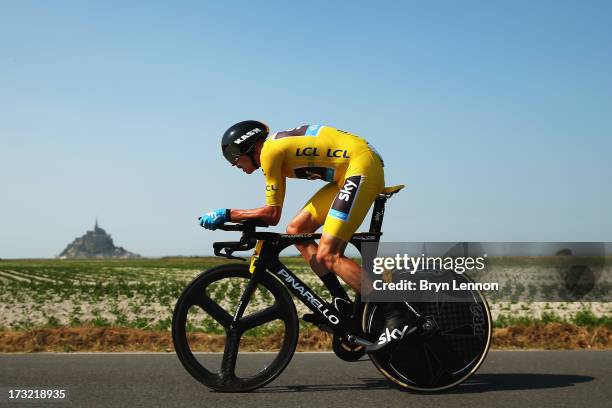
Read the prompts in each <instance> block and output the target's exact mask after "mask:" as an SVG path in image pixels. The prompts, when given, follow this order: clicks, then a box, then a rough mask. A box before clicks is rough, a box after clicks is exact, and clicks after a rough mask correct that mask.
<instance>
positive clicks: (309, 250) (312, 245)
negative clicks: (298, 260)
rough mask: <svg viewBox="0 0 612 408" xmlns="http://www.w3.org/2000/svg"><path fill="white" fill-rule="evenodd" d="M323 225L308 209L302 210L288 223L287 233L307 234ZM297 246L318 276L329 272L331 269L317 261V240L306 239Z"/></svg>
mask: <svg viewBox="0 0 612 408" xmlns="http://www.w3.org/2000/svg"><path fill="white" fill-rule="evenodd" d="M319 227H321V224H320V223H319V222H318V221H317V220H316V219H315V218H314V217H313V216H312V214H310V213H309V212H308V211H306V210H302V211H300V212H299V213H298V215H296V216H295V217H294V218H293V220H291V222H290V223H289V225H287V234H306V233H311V232H315V231H316V230H318V229H319ZM295 247H296V248H297V249H298V251H300V254H302V257H303V258H304V260H306V262H308V264H309V265H310V267H311V268H312V270H313V271H314V272H315V273H316V274H317V276H323V275H325V274H327V273H329V270H327V269H325V268H324V267H322V265H321V264H320V263H319V262H317V249H318V247H319V246H318V245H317V243H316V242H315V241H304V242H300V243H297V244H295Z"/></svg>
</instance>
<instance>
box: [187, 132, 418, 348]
mask: <svg viewBox="0 0 612 408" xmlns="http://www.w3.org/2000/svg"><path fill="white" fill-rule="evenodd" d="M221 149H222V151H223V155H224V156H225V158H226V159H227V160H228V161H229V162H230V163H231V164H232V166H236V167H238V168H240V169H242V171H244V172H245V173H247V174H251V173H253V172H254V171H255V170H256V169H257V168H260V167H261V169H262V171H263V173H264V176H265V180H266V187H265V188H266V205H265V206H263V207H260V208H255V209H248V210H239V209H228V208H222V209H218V210H216V211H212V212H209V213H206V214H204V215H202V216H201V217H200V218H199V220H200V225H201V226H203V227H205V228H208V229H213V230H214V229H216V228H217V227H218V226H219V225H221V224H223V223H224V222H227V221H234V222H240V221H245V220H251V219H258V220H261V221H264V222H265V223H267V224H269V225H276V224H278V222H279V220H280V217H281V211H282V206H283V200H284V197H285V179H286V178H287V177H290V178H301V179H308V180H322V181H325V182H326V184H325V185H324V186H323V187H322V188H321V189H320V190H319V191H317V192H316V193H315V194H314V195H313V196H312V198H310V200H308V202H307V203H306V205H305V206H304V207H303V208H302V210H301V211H300V212H299V213H298V214H297V215H296V216H295V217H294V218H293V220H292V221H291V222H290V223H289V225H288V226H287V233H289V234H299V233H312V232H315V231H316V230H317V229H319V227H321V226H323V234H322V237H321V239H320V242H319V244H318V245H317V244H316V243H315V242H314V241H310V242H303V243H300V244H296V247H297V249H298V250H299V252H300V253H301V254H302V256H303V257H304V259H305V260H306V262H308V263H309V265H310V266H311V268H312V269H313V271H314V272H315V273H316V274H317V275H318V276H319V277H320V279H321V280H322V281H323V282H324V283H325V284H326V286H327V287H328V288H330V291H331V294H332V297H333V303H334V306H335V307H336V309H338V311H339V312H340V313H343V314H346V313H349V312H348V310H349V309H350V306H351V305H350V303H349V301H348V296H347V294H346V292H345V291H344V289H343V288H342V286H341V285H340V282H339V281H338V279H337V278H336V275H338V276H340V277H341V278H342V279H343V280H344V282H346V283H347V284H348V285H349V286H351V287H352V288H353V289H355V290H356V291H357V292H358V293H360V291H361V289H362V288H361V267H360V266H359V265H358V264H357V263H355V262H354V261H352V260H350V259H349V258H347V257H346V256H344V250H345V248H346V245H347V243H348V241H349V240H350V238H351V236H352V235H353V233H354V232H355V231H356V230H357V228H358V227H359V226H360V225H361V222H362V221H363V219H364V218H365V216H366V214H367V212H368V210H369V208H370V206H371V205H372V203H373V202H374V200H375V199H376V198H377V197H378V194H379V193H380V192H381V191H382V190H383V188H384V186H385V182H384V169H383V166H384V164H383V161H382V158H381V157H380V155H379V154H378V153H377V152H376V150H375V149H374V148H373V147H372V146H371V145H370V144H369V143H368V142H366V141H365V140H364V139H362V138H361V137H359V136H356V135H354V134H352V133H349V132H345V131H343V130H339V129H335V128H332V127H329V126H323V125H303V126H299V127H296V128H293V129H290V130H286V131H282V132H277V133H274V134H271V135H270V134H269V128H268V126H267V125H265V124H264V123H261V122H258V121H254V120H247V121H244V122H240V123H237V124H235V125H233V126H232V127H230V128H229V129H228V130H227V131H226V132H225V134H224V135H223V138H222V140H221ZM368 286H369V285H368ZM363 290H364V291H368V290H371V288H369V287H368V288H366V287H364V288H363ZM314 316H315V315H305V316H304V320H306V321H309V322H311V323H315V324H316V323H319V322H317V321H316V319H315V318H314ZM385 326H386V328H385V332H384V333H383V334H381V336H380V338H379V340H378V342H376V343H375V344H374V345H373V346H371V347H370V348H368V351H378V350H382V349H384V348H387V347H389V346H390V345H391V344H393V343H395V342H396V340H400V339H401V338H403V337H404V335H405V334H407V333H409V332H411V331H413V330H414V329H416V328H415V327H413V325H412V324H411V322H409V321H407V320H406V318H405V317H404V315H403V314H401V313H397V312H396V313H392V314H391V315H390V316H389V317H388V318H387V319H386V324H385Z"/></svg>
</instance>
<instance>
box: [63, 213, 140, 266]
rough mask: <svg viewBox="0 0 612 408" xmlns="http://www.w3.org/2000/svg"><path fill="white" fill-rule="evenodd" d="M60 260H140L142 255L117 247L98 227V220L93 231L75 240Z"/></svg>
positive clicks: (64, 251)
mask: <svg viewBox="0 0 612 408" xmlns="http://www.w3.org/2000/svg"><path fill="white" fill-rule="evenodd" d="M58 258H62V259H66V258H123V259H126V258H140V255H137V254H134V253H132V252H130V251H126V250H125V249H124V248H123V247H116V246H115V244H114V243H113V239H112V238H111V236H110V235H109V234H107V233H106V231H104V230H103V229H102V228H100V227H99V226H98V220H96V225H95V226H94V229H93V231H87V232H86V233H85V235H83V236H82V237H80V238H75V240H74V241H72V243H70V244H69V245H68V246H67V247H66V249H64V250H63V251H62V253H61V254H59V255H58Z"/></svg>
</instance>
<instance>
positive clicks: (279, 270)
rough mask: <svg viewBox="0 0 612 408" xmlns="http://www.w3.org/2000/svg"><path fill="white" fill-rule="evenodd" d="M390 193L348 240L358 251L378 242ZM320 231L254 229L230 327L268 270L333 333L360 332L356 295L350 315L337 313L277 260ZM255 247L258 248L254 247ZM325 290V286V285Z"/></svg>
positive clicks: (317, 237)
mask: <svg viewBox="0 0 612 408" xmlns="http://www.w3.org/2000/svg"><path fill="white" fill-rule="evenodd" d="M389 196H390V195H386V194H380V195H379V196H378V198H377V199H376V201H375V202H374V208H373V211H372V218H371V222H370V231H369V232H358V233H355V234H354V235H353V236H352V237H351V240H350V241H349V242H350V243H351V244H352V245H353V246H355V248H357V250H358V251H359V253H360V254H361V253H362V244H363V243H364V242H367V243H378V242H379V241H380V237H381V235H382V232H381V227H382V222H383V218H384V213H385V203H386V201H387V199H388V198H389ZM321 235H322V234H319V233H308V234H278V233H273V232H259V231H255V232H253V234H252V235H251V237H250V238H254V239H257V240H258V244H257V249H256V254H255V255H254V258H255V259H254V262H253V264H252V266H253V267H254V268H252V272H253V276H252V278H251V280H250V281H249V283H248V284H247V287H246V289H245V291H244V293H243V294H242V296H241V298H240V301H239V303H238V307H237V308H236V312H235V313H234V316H233V319H232V326H235V325H236V324H237V323H238V321H239V320H240V319H241V318H242V316H243V314H244V311H245V309H246V307H247V305H248V301H249V299H250V298H251V295H252V294H253V291H254V290H255V288H256V287H257V283H258V281H259V277H260V276H261V274H264V273H271V274H273V275H274V276H276V277H277V278H278V279H279V280H280V281H281V282H282V283H283V284H284V286H285V287H286V288H287V290H289V291H290V292H291V293H293V294H294V295H295V296H296V297H297V298H298V299H299V300H300V301H301V302H302V303H303V304H304V305H305V306H306V307H308V308H309V309H310V310H311V311H312V312H313V313H315V314H316V315H318V316H319V317H320V318H321V319H322V320H323V321H325V322H327V323H328V324H329V327H330V328H331V329H332V330H333V332H334V333H335V334H338V335H341V336H344V335H354V334H356V332H360V331H361V329H360V322H358V321H355V317H359V316H357V315H356V314H357V312H358V311H359V310H360V307H361V297H360V296H359V294H357V295H356V298H355V299H354V302H353V312H352V314H351V316H350V318H348V319H347V318H345V317H342V316H339V315H338V314H337V313H336V311H335V309H334V308H333V307H331V306H330V305H329V304H328V303H327V302H326V301H324V300H323V299H322V298H321V297H320V296H319V295H318V294H317V293H316V292H315V291H314V290H312V289H311V288H310V287H309V286H308V285H306V283H304V282H303V281H302V280H300V278H298V277H297V276H296V275H295V274H294V273H293V272H292V271H291V270H290V269H289V268H288V267H287V266H286V265H284V264H283V263H282V262H281V261H280V260H279V254H280V252H281V251H283V250H284V249H285V248H287V247H289V246H292V245H295V244H296V243H299V242H306V241H312V240H315V239H320V238H321ZM258 249H259V250H258ZM328 289H329V288H328Z"/></svg>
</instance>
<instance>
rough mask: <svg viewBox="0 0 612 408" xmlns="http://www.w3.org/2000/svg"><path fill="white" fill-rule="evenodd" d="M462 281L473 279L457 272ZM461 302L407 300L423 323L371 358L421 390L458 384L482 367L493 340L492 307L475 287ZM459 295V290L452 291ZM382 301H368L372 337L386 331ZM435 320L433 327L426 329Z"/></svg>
mask: <svg viewBox="0 0 612 408" xmlns="http://www.w3.org/2000/svg"><path fill="white" fill-rule="evenodd" d="M457 278H458V279H459V280H461V281H468V282H471V280H470V279H469V278H468V277H467V276H465V275H457ZM462 295H463V297H462V298H461V301H456V300H455V301H452V302H436V301H433V302H414V303H413V302H408V304H409V305H410V306H411V307H413V308H414V309H415V310H416V311H417V312H418V313H419V314H420V315H421V316H423V317H425V316H426V317H427V319H420V323H419V328H418V329H417V331H416V332H415V333H413V334H410V335H407V336H406V337H405V338H404V339H403V340H402V341H401V343H400V344H398V346H397V347H395V348H394V349H393V350H391V351H383V352H379V353H373V354H370V355H369V356H370V360H371V361H372V363H373V364H374V365H375V366H376V368H377V369H378V370H379V371H380V372H381V373H382V374H383V375H384V376H385V377H386V378H387V379H389V380H390V381H392V382H394V383H396V384H397V385H399V386H401V387H403V388H406V389H410V390H413V391H421V392H435V391H441V390H445V389H448V388H451V387H454V386H456V385H458V384H460V383H462V382H463V381H465V380H467V379H468V378H469V377H470V376H471V375H472V374H474V373H475V372H476V370H478V368H479V367H480V365H481V364H482V362H483V361H484V359H485V357H486V355H487V353H488V351H489V347H490V345H491V335H492V332H493V329H492V321H491V311H490V309H489V305H488V304H487V301H486V299H485V298H484V297H483V295H482V294H481V293H480V292H479V291H476V290H468V291H466V293H462ZM453 296H456V294H453ZM384 305H385V304H384V303H368V304H366V305H365V308H364V313H363V321H362V324H363V330H364V332H365V333H366V334H370V335H372V337H373V338H375V337H376V336H378V334H380V333H381V332H382V331H383V330H384V321H385V317H384V310H385V309H387V308H386V307H384ZM425 320H427V321H428V323H427V324H428V326H429V327H431V325H430V323H432V322H433V325H434V327H435V329H433V330H425V329H424V328H423V324H424V323H423V322H424V321H425Z"/></svg>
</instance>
